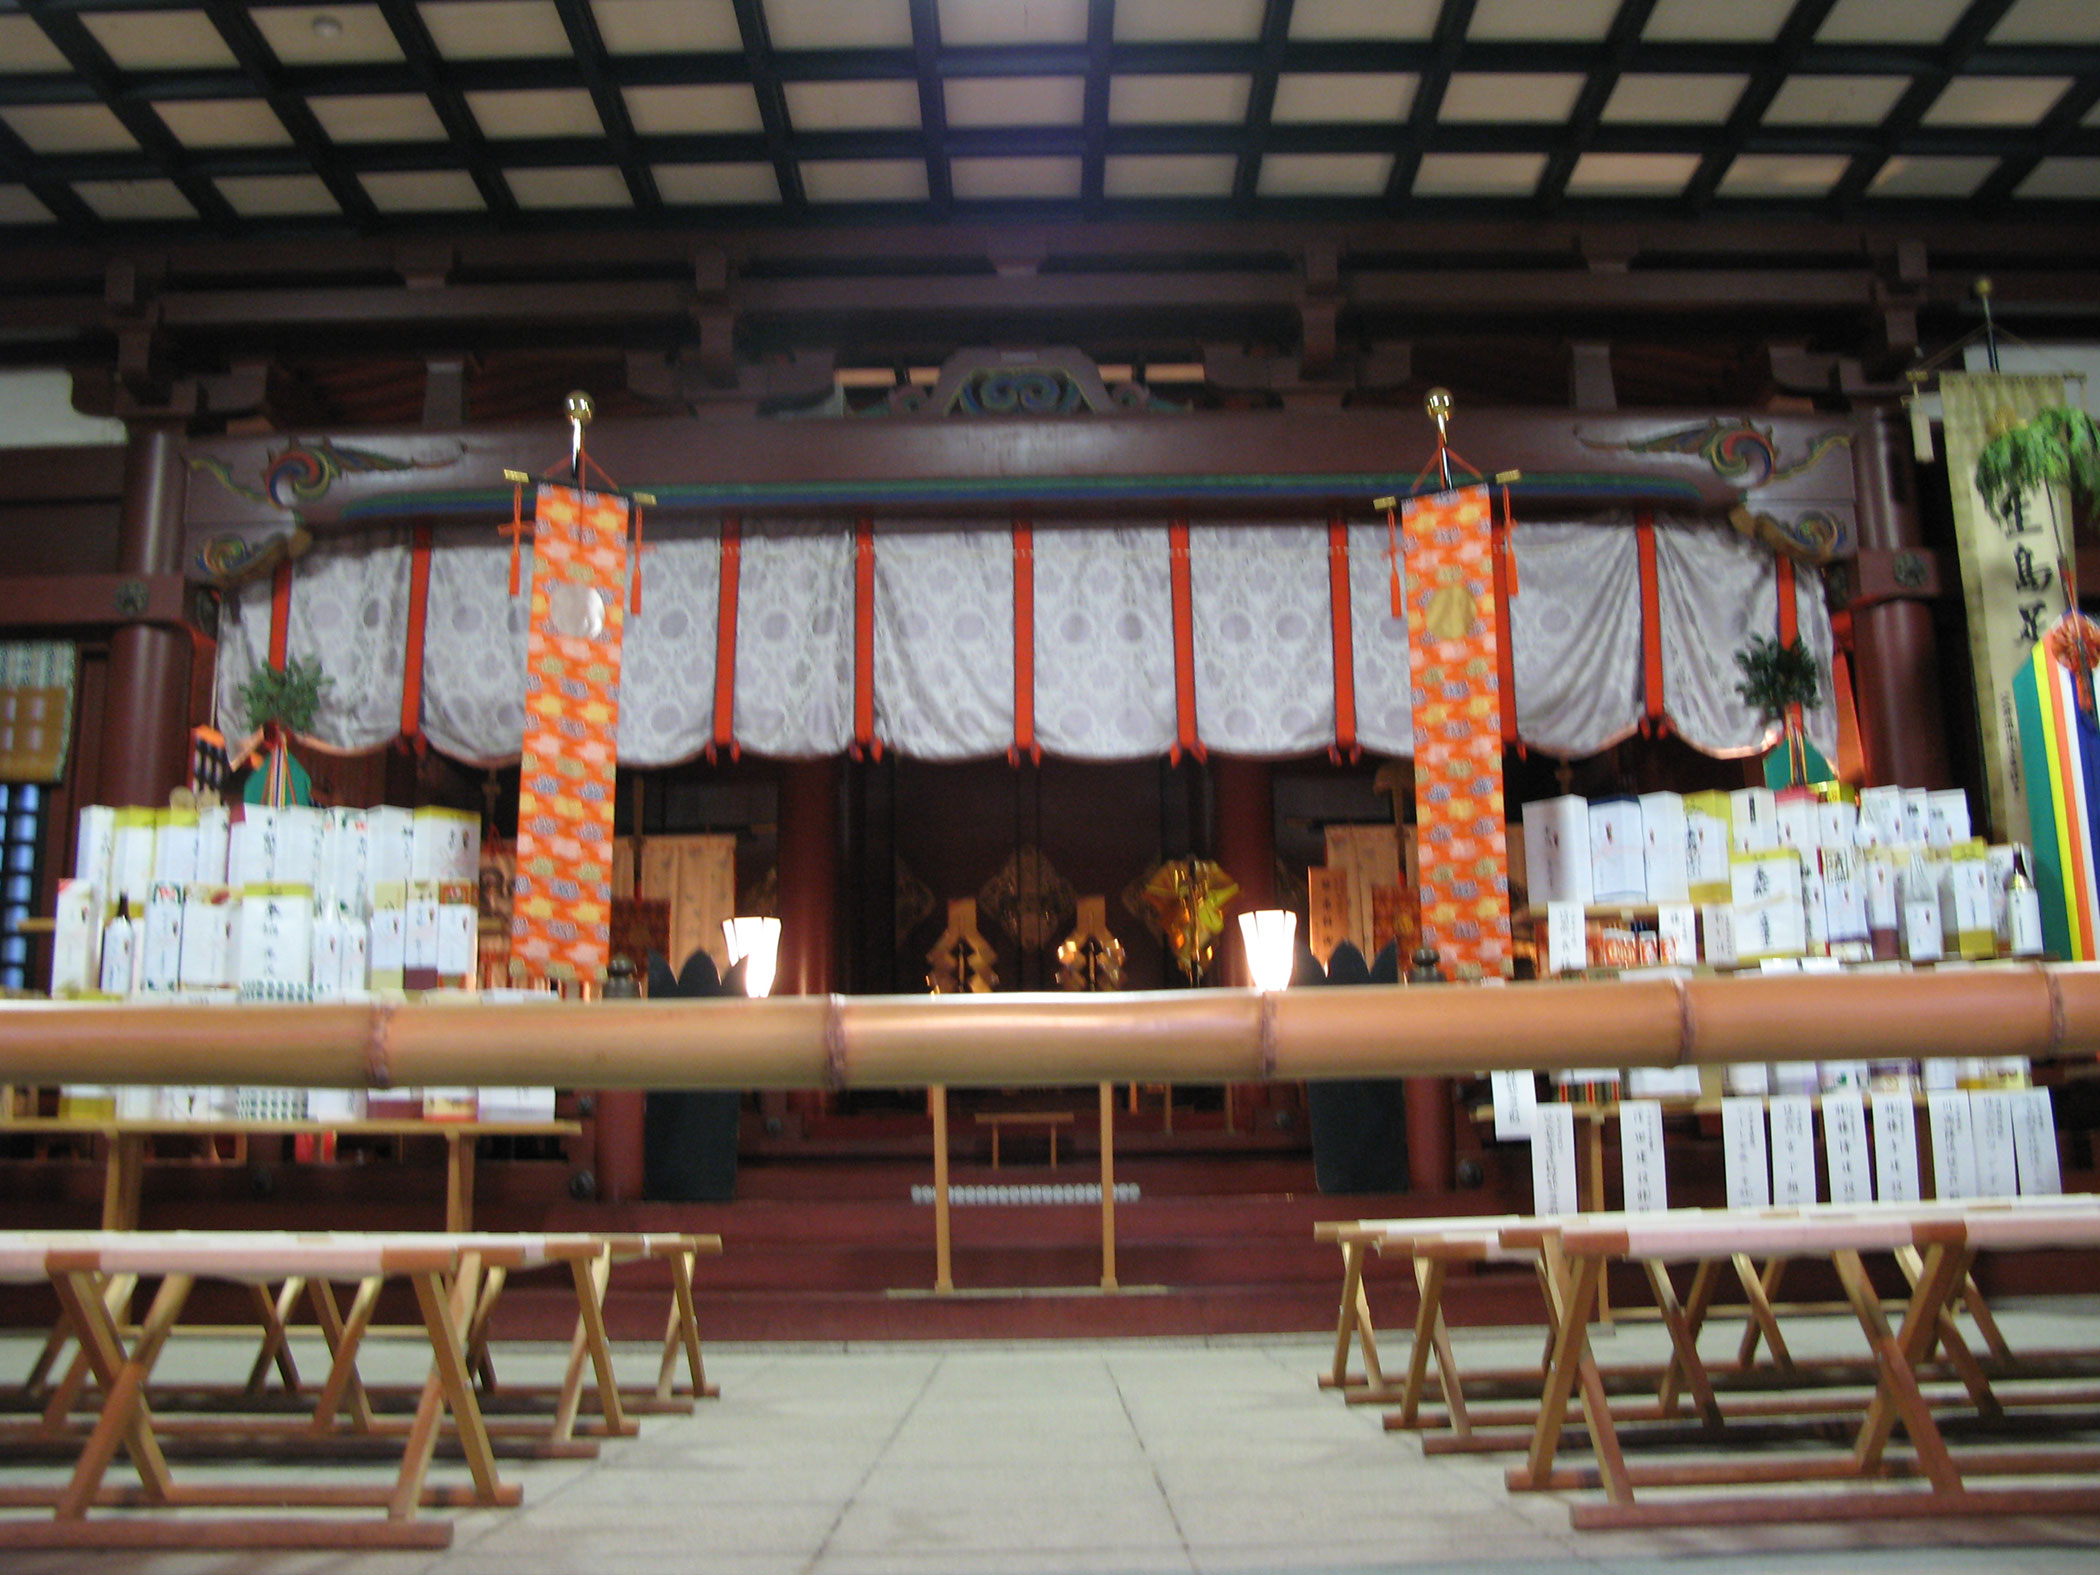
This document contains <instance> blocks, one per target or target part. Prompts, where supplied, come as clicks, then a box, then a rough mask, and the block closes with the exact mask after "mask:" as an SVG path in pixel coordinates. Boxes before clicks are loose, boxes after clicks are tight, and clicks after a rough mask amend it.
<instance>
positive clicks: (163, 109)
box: [153, 98, 292, 148]
mask: <svg viewBox="0 0 2100 1575" xmlns="http://www.w3.org/2000/svg"><path fill="white" fill-rule="evenodd" d="M153 112H154V113H155V114H156V115H158V116H160V119H161V124H162V125H164V126H166V127H167V128H168V130H169V131H171V132H172V133H174V136H175V140H176V141H177V142H179V143H181V144H182V145H183V146H184V147H186V148H282V147H289V146H290V145H291V141H292V134H291V133H290V132H288V131H286V130H285V129H284V122H283V121H281V120H279V119H278V118H277V112H276V111H275V110H273V109H271V108H270V106H269V105H268V104H266V103H264V102H263V101H262V100H261V99H259V98H200V99H184V100H181V101H178V102H176V103H172V104H155V105H154V106H153Z"/></svg>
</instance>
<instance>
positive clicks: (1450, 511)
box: [1401, 486, 1510, 978]
mask: <svg viewBox="0 0 2100 1575" xmlns="http://www.w3.org/2000/svg"><path fill="white" fill-rule="evenodd" d="M1492 514H1493V510H1492V508H1491V505H1490V503H1489V498H1488V489H1487V488H1486V487H1484V486H1478V487H1462V488H1460V489H1458V490H1456V491H1452V492H1440V493H1437V494H1435V495H1434V496H1432V497H1428V498H1421V499H1417V500H1415V501H1413V502H1411V503H1409V504H1408V505H1407V509H1406V519H1405V523H1404V525H1403V528H1402V531H1401V552H1402V556H1403V559H1404V562H1405V565H1406V570H1407V637H1408V673H1409V678H1410V681H1411V686H1412V688H1413V691H1414V724H1415V818H1416V835H1417V839H1418V844H1419V851H1420V855H1421V896H1422V940H1423V944H1425V945H1432V946H1435V947H1436V949H1437V951H1438V952H1439V953H1440V954H1441V956H1442V959H1443V966H1444V968H1445V970H1446V971H1447V972H1448V973H1451V974H1454V975H1456V976H1457V977H1461V978H1471V977H1476V976H1487V977H1495V978H1499V977H1501V976H1503V975H1504V974H1505V973H1507V971H1508V968H1509V958H1510V948H1509V854H1508V846H1507V842H1506V838H1505V833H1504V828H1503V803H1502V727H1501V721H1502V704H1501V697H1500V694H1499V693H1498V688H1499V678H1498V668H1499V660H1498V658H1499V652H1500V648H1501V643H1502V638H1503V635H1502V630H1501V628H1500V626H1499V623H1498V621H1497V616H1496V614H1497V608H1496V605H1495V576H1494V562H1493V545H1494V542H1493V532H1492Z"/></svg>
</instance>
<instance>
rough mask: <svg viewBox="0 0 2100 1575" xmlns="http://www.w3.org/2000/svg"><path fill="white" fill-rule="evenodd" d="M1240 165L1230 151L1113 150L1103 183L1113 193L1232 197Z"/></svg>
mask: <svg viewBox="0 0 2100 1575" xmlns="http://www.w3.org/2000/svg"><path fill="white" fill-rule="evenodd" d="M1238 168H1239V160H1238V159H1236V158H1234V157H1233V156H1232V155H1231V154H1230V153H1111V154H1110V155H1109V156H1108V160H1107V163H1106V166H1105V167H1104V169H1103V170H1102V176H1101V184H1102V191H1103V192H1104V194H1105V195H1107V196H1110V197H1229V196H1231V195H1232V180H1233V176H1234V175H1235V174H1236V173H1237V171H1238Z"/></svg>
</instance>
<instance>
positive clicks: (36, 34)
mask: <svg viewBox="0 0 2100 1575" xmlns="http://www.w3.org/2000/svg"><path fill="white" fill-rule="evenodd" d="M65 69H66V57H65V56H64V55H62V54H60V53H59V51H58V46H57V45H56V44H54V43H52V42H51V40H50V39H48V38H46V37H45V36H44V30H43V29H42V28H40V27H38V26H37V25H36V23H35V22H33V21H31V20H30V19H29V18H28V17H26V16H16V15H7V14H0V75H6V76H16V75H26V74H29V73H31V72H37V71H63V70H65ZM17 189H18V190H19V189H21V188H17ZM24 195H27V193H26V191H25V192H24ZM30 200H31V201H32V202H34V201H35V200H36V199H35V198H33V197H32V198H30ZM37 206H38V207H39V208H41V207H42V206H43V204H42V203H38V204H37Z"/></svg>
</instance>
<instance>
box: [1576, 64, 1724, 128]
mask: <svg viewBox="0 0 2100 1575" xmlns="http://www.w3.org/2000/svg"><path fill="white" fill-rule="evenodd" d="M1749 82H1750V79H1749V78H1748V77H1741V76H1725V75H1694V74H1676V73H1667V72H1659V71H1655V72H1629V73H1627V74H1626V75H1625V76H1622V77H1620V78H1619V80H1618V84H1617V85H1616V86H1615V87H1613V89H1612V92H1611V97H1610V98H1609V99H1607V100H1606V101H1605V105H1604V119H1605V120H1607V121H1613V122H1628V123H1633V124H1648V125H1676V126H1691V125H1719V124H1720V123H1721V122H1723V121H1725V120H1727V119H1728V117H1729V115H1730V114H1732V113H1733V112H1734V110H1735V106H1736V101H1737V100H1738V99H1740V98H1741V97H1742V96H1743V89H1744V88H1745V87H1746V86H1748V85H1749Z"/></svg>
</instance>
